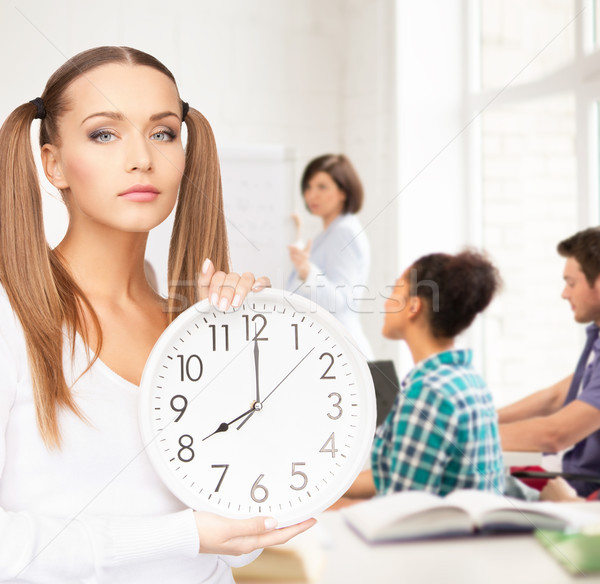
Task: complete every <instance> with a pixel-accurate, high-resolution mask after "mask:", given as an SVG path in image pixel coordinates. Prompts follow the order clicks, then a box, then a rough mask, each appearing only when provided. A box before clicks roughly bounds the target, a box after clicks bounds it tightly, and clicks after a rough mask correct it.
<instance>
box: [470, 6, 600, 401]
mask: <svg viewBox="0 0 600 584" xmlns="http://www.w3.org/2000/svg"><path fill="white" fill-rule="evenodd" d="M470 6H471V8H472V10H474V11H475V15H473V14H471V18H470V19H469V22H471V23H475V24H474V25H472V26H473V28H474V29H477V30H472V31H471V35H473V36H474V38H478V39H479V42H478V43H475V45H476V46H477V47H478V52H479V54H478V55H477V57H478V59H475V60H476V61H478V62H479V63H480V64H481V65H480V67H479V68H473V69H472V71H473V73H472V79H470V83H469V86H470V87H473V88H474V91H473V92H472V94H471V96H470V99H469V104H470V105H469V110H470V111H469V119H470V118H472V117H473V116H476V115H477V114H478V113H479V112H481V115H479V116H477V126H478V128H479V130H480V132H479V135H478V137H477V144H478V146H477V147H478V148H479V149H480V155H481V157H480V165H473V168H472V169H471V170H470V172H471V175H472V176H471V180H470V184H472V185H475V187H474V189H475V190H478V192H477V193H474V195H475V199H476V200H478V201H479V206H480V209H481V212H480V214H479V215H478V216H474V217H473V218H472V219H471V221H476V222H477V221H478V222H480V224H481V229H480V230H479V233H480V234H481V235H480V239H481V241H480V242H479V243H480V244H481V245H482V246H483V247H484V248H485V249H486V250H487V251H488V253H489V254H490V256H491V257H492V259H493V260H494V261H495V263H496V265H497V266H498V267H499V269H500V271H501V274H502V277H503V279H504V289H503V292H502V293H501V294H500V295H499V296H498V298H497V299H496V300H495V301H494V303H493V305H492V306H491V307H490V309H489V310H488V312H487V313H486V315H485V317H484V319H483V335H482V339H483V343H482V344H483V347H484V355H483V364H484V369H485V377H486V380H487V382H488V384H489V385H490V387H491V388H492V390H493V391H494V393H495V396H496V401H497V403H498V404H500V405H501V404H503V403H507V402H510V401H514V400H515V399H518V398H519V397H522V396H523V395H525V394H526V393H529V392H531V391H533V390H535V389H540V388H542V387H545V386H547V385H549V384H551V383H553V382H555V381H557V380H558V379H560V378H561V377H564V376H565V375H567V374H569V373H571V372H572V371H573V369H574V367H575V364H576V360H577V356H578V354H579V351H580V350H581V342H582V331H581V328H582V327H580V326H579V325H576V324H575V323H574V321H573V318H572V314H571V311H570V308H569V306H568V304H567V303H566V302H565V301H564V300H561V298H560V294H561V291H562V286H563V283H562V269H563V265H564V260H563V259H562V258H560V257H559V256H558V254H557V253H556V244H557V243H558V242H559V241H560V240H562V239H564V238H565V237H568V236H569V235H571V234H573V233H575V232H576V231H577V230H578V229H582V228H584V227H587V226H589V225H593V224H597V223H598V199H599V197H600V193H599V192H598V187H597V185H598V183H599V180H598V174H599V169H600V164H599V160H598V155H597V152H598V148H597V143H598V138H599V134H600V127H599V126H598V123H597V119H598V115H597V110H598V103H599V102H600V84H598V79H599V78H600V54H599V53H596V48H595V46H594V43H593V42H590V43H588V42H587V39H588V38H589V39H593V31H594V27H595V23H596V17H597V12H596V10H595V5H594V6H592V5H591V4H588V3H585V4H584V3H583V2H582V1H577V2H569V1H562V2H550V1H548V0H529V1H528V2H524V3H516V4H515V3H507V2H503V1H502V0H482V1H481V2H479V3H472V4H470ZM596 28H597V27H596ZM588 31H589V34H588ZM471 198H473V196H472V197H471ZM474 231H476V230H474Z"/></svg>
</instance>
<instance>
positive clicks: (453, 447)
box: [371, 350, 504, 496]
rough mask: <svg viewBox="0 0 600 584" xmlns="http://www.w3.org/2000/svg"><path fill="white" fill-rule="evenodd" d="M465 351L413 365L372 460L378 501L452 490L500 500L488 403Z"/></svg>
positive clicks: (500, 471)
mask: <svg viewBox="0 0 600 584" xmlns="http://www.w3.org/2000/svg"><path fill="white" fill-rule="evenodd" d="M471 358H472V353H471V351H470V350H466V351H464V350H453V351H445V352H443V353H438V354H437V355H433V356H432V357H429V358H428V359H425V360H424V361H421V362H420V363H418V364H417V365H416V366H415V368H414V369H412V371H411V372H410V373H409V374H408V375H407V376H406V378H405V379H404V381H403V382H402V386H401V389H400V393H399V394H398V396H397V397H396V402H395V403H394V407H393V408H392V411H391V412H390V413H389V415H388V417H387V419H386V421H385V422H384V424H383V425H382V426H381V427H380V429H379V430H378V432H377V436H376V438H375V443H374V445H373V452H372V456H371V459H372V460H371V462H372V468H373V478H374V480H375V486H376V488H377V492H378V493H379V494H388V493H391V492H394V491H402V490H423V491H429V492H431V493H436V494H438V495H442V496H443V495H446V494H448V493H449V492H451V491H453V490H455V489H468V488H471V489H481V490H489V491H494V492H496V493H500V494H501V493H503V489H504V465H503V462H502V450H501V447H500V438H499V434H498V419H497V415H496V411H495V409H494V405H493V403H492V396H491V394H490V392H489V391H488V389H487V387H486V385H485V382H484V381H483V379H482V378H481V376H480V375H479V374H478V373H477V372H476V371H475V370H474V369H473V367H472V366H471Z"/></svg>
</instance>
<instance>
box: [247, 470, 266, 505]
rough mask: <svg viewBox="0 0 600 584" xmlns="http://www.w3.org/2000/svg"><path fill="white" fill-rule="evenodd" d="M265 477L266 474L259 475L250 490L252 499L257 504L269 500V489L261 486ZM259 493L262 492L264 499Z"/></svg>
mask: <svg viewBox="0 0 600 584" xmlns="http://www.w3.org/2000/svg"><path fill="white" fill-rule="evenodd" d="M264 476H265V475H264V474H261V475H259V476H258V478H257V479H256V480H255V481H254V484H253V485H252V489H251V490H250V496H251V497H252V500H253V501H255V502H256V503H264V502H265V501H266V500H267V499H268V498H269V490H268V489H267V487H265V486H264V485H261V484H260V481H261V480H262V479H263V477H264ZM257 491H262V493H263V495H262V497H261V496H260V495H259V494H258V492H257Z"/></svg>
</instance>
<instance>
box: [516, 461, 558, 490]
mask: <svg viewBox="0 0 600 584" xmlns="http://www.w3.org/2000/svg"><path fill="white" fill-rule="evenodd" d="M516 471H536V472H546V469H545V468H542V467H541V466H511V467H510V474H512V473H513V472H516ZM519 480H520V481H521V482H522V483H525V484H526V485H527V486H528V487H531V488H532V489H536V490H538V491H541V490H542V489H543V488H544V487H545V486H546V483H547V482H548V481H549V480H550V479H530V478H525V477H519Z"/></svg>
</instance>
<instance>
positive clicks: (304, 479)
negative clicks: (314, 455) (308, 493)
mask: <svg viewBox="0 0 600 584" xmlns="http://www.w3.org/2000/svg"><path fill="white" fill-rule="evenodd" d="M305 465H306V462H292V476H298V477H302V484H301V485H300V486H299V487H296V486H295V485H290V488H291V489H294V491H301V490H302V489H305V488H306V485H307V484H308V477H307V476H306V475H305V474H304V473H303V472H302V471H301V470H296V467H297V466H305Z"/></svg>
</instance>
